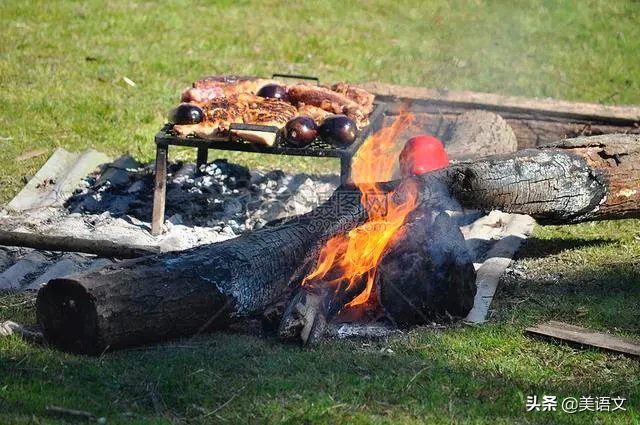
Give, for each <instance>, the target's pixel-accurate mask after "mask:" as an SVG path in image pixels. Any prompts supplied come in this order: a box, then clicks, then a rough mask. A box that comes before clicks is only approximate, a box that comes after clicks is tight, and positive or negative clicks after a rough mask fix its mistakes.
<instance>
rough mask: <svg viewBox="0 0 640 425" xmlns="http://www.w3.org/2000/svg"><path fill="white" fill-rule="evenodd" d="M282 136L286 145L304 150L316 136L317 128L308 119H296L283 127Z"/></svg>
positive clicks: (313, 122)
mask: <svg viewBox="0 0 640 425" xmlns="http://www.w3.org/2000/svg"><path fill="white" fill-rule="evenodd" d="M284 136H285V138H286V140H287V144H288V145H291V146H294V147H296V148H304V147H307V146H309V144H311V142H313V140H314V139H315V138H316V137H317V136H318V127H317V126H316V123H315V121H313V120H312V119H311V118H309V117H296V118H294V119H292V120H290V121H289V122H288V123H287V125H286V126H285V127H284Z"/></svg>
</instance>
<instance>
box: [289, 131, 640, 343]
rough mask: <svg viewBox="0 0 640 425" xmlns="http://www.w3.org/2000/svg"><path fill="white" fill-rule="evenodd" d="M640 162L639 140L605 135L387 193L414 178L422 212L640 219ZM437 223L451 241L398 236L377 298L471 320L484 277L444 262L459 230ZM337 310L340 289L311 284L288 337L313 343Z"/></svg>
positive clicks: (458, 260)
mask: <svg viewBox="0 0 640 425" xmlns="http://www.w3.org/2000/svg"><path fill="white" fill-rule="evenodd" d="M639 160H640V136H627V135H608V136H597V137H591V138H581V139H575V140H564V141H561V142H559V143H557V144H555V145H551V146H547V147H544V148H540V149H531V150H524V151H520V152H516V153H514V154H507V155H500V156H493V157H488V158H484V159H479V160H475V161H470V162H466V163H460V164H457V165H454V166H450V167H448V168H446V169H442V170H439V171H435V172H431V173H427V174H423V175H420V176H416V177H413V178H411V179H410V180H404V181H400V182H390V183H387V184H383V185H379V189H380V190H382V191H384V192H386V193H396V194H402V192H403V189H402V187H403V186H404V187H412V186H413V185H408V184H407V182H408V181H411V180H412V181H414V182H416V183H417V184H418V186H419V187H420V188H421V189H420V201H419V203H420V205H419V206H418V207H417V208H416V211H423V212H424V211H428V210H429V209H432V208H433V209H435V211H443V210H447V209H455V208H456V207H458V204H457V203H458V202H459V203H460V204H461V205H462V206H464V207H468V208H474V209H484V210H492V209H500V210H503V211H506V212H512V213H520V214H529V215H531V216H533V217H534V218H537V219H538V220H539V221H540V222H541V223H575V222H581V221H588V220H598V219H615V218H629V217H640V162H638V161H639ZM449 193H450V194H452V195H453V198H455V201H454V200H452V199H451V198H450V197H449ZM437 221H438V220H436V222H437ZM418 223H419V221H418ZM434 224H436V223H434ZM432 227H433V229H431V231H433V232H434V233H435V234H436V235H437V233H438V228H441V227H443V228H448V229H449V231H448V232H447V233H444V234H445V235H446V236H443V235H440V237H432V236H431V235H429V232H428V231H427V232H426V234H423V236H422V237H420V236H418V237H417V238H416V239H412V238H406V237H403V238H401V239H400V240H396V241H395V242H394V243H393V244H392V246H391V247H390V249H389V250H388V251H387V252H386V253H385V256H384V257H383V259H382V261H381V263H380V265H379V267H378V269H377V271H376V276H377V282H376V285H375V286H376V290H377V291H378V299H377V301H378V303H379V304H380V306H381V307H382V309H383V310H384V311H385V313H386V314H387V316H388V317H391V318H393V319H395V320H396V321H398V322H400V323H401V324H405V325H408V324H418V323H426V322H428V321H429V320H430V318H432V317H433V316H434V315H437V314H442V313H443V312H445V311H446V312H447V313H450V314H458V315H464V314H466V313H467V312H468V310H469V309H470V308H471V305H468V308H465V307H466V306H467V304H466V301H467V300H469V295H470V297H471V300H472V299H473V294H474V293H475V287H473V288H470V287H469V286H468V284H467V283H468V282H469V281H471V282H474V280H475V279H472V277H473V276H475V272H474V271H473V268H472V266H471V263H470V260H465V258H464V257H465V256H464V253H463V252H462V251H464V250H457V251H458V252H457V253H456V254H455V255H453V256H452V257H449V258H448V259H446V260H445V261H443V260H442V254H443V253H446V252H447V251H450V252H451V249H448V248H447V247H446V245H447V244H451V243H453V242H454V241H455V240H456V237H457V236H456V232H455V231H453V230H452V229H451V227H452V226H450V225H449V226H448V225H446V224H445V221H441V222H440V223H439V224H438V225H434V226H432ZM419 228H420V226H419V225H418V226H417V225H416V223H412V222H411V221H409V222H408V224H406V225H405V229H404V233H406V234H410V235H416V234H418V235H420V233H421V232H419V231H418V229H419ZM455 230H456V231H457V230H458V229H455ZM422 233H424V232H422ZM460 238H461V236H460ZM453 246H455V244H454V245H453ZM434 249H435V251H434ZM438 250H439V251H438ZM412 254H413V255H412ZM420 254H422V255H420ZM445 258H446V257H445ZM343 295H344V292H343ZM321 297H333V298H332V300H330V301H323V300H322V299H318V298H321ZM349 301H351V300H349V299H347V300H346V302H347V303H348V302H349ZM332 305H333V307H331V306H332ZM347 306H348V305H347ZM445 306H446V307H445ZM340 307H341V306H340ZM336 310H339V307H338V308H336V307H335V296H334V295H333V293H332V292H331V291H328V292H327V291H322V290H320V289H318V288H305V287H304V286H303V287H302V288H301V289H300V293H299V294H298V295H296V296H295V297H294V299H293V300H292V302H291V304H290V306H289V308H287V310H286V311H285V314H284V316H283V320H282V323H281V326H280V336H281V337H282V338H283V339H288V340H299V341H300V340H301V341H302V343H303V344H309V345H313V344H315V343H317V342H318V341H319V340H320V339H321V338H322V335H321V331H322V329H323V327H324V323H325V322H326V321H327V320H329V319H331V316H332V314H333V311H336Z"/></svg>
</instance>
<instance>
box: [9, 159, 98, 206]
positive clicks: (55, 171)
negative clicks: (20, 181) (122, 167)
mask: <svg viewBox="0 0 640 425" xmlns="http://www.w3.org/2000/svg"><path fill="white" fill-rule="evenodd" d="M106 162H109V157H108V156H107V155H105V154H103V153H100V152H97V151H95V150H93V149H90V150H87V151H85V152H83V153H70V152H67V151H65V150H64V149H62V148H58V149H56V151H55V152H54V153H53V155H52V156H51V158H49V160H48V161H47V162H46V163H45V165H44V166H43V167H42V168H41V169H40V170H39V171H38V172H37V173H36V175H35V176H33V178H32V179H31V180H29V183H27V184H26V186H25V187H24V188H23V189H22V190H21V191H20V193H18V195H17V196H16V197H15V198H13V200H11V202H9V205H8V207H9V209H11V210H15V211H26V210H31V209H35V208H41V207H48V206H54V205H62V204H63V203H64V201H65V200H67V199H68V197H69V196H71V194H72V193H73V191H74V190H75V189H76V188H77V187H78V185H79V184H80V182H81V180H82V179H83V178H84V177H86V176H87V175H88V174H90V173H91V172H92V171H93V170H95V169H96V167H97V166H98V165H100V164H104V163H106Z"/></svg>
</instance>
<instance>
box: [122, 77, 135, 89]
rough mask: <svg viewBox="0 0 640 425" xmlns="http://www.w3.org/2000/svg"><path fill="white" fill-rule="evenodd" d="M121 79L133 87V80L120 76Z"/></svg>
mask: <svg viewBox="0 0 640 425" xmlns="http://www.w3.org/2000/svg"><path fill="white" fill-rule="evenodd" d="M122 81H124V82H125V83H127V84H129V85H130V86H131V87H135V86H136V83H135V82H134V81H133V80H130V79H129V78H127V77H122Z"/></svg>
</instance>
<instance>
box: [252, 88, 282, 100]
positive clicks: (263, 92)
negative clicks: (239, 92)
mask: <svg viewBox="0 0 640 425" xmlns="http://www.w3.org/2000/svg"><path fill="white" fill-rule="evenodd" d="M256 94H257V95H258V96H260V97H267V98H271V99H280V100H286V97H287V91H286V90H285V88H284V87H282V86H280V85H278V84H267V85H266V86H263V87H262V88H261V89H260V90H258V93H256Z"/></svg>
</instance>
